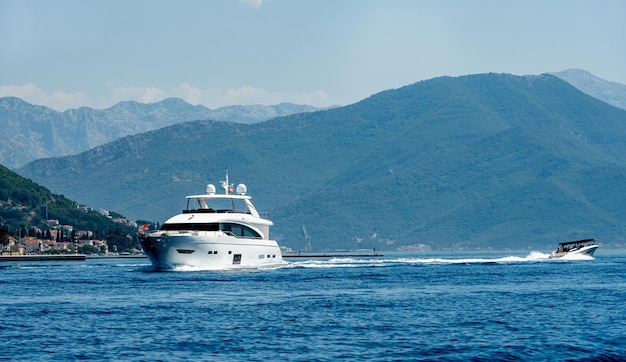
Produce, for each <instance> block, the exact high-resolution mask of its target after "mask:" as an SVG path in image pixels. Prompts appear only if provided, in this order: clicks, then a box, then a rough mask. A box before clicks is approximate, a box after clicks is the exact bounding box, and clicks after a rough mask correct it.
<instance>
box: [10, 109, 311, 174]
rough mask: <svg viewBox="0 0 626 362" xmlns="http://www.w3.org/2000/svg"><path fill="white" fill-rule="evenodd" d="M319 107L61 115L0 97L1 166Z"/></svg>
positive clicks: (87, 111) (103, 111)
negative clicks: (178, 126)
mask: <svg viewBox="0 0 626 362" xmlns="http://www.w3.org/2000/svg"><path fill="white" fill-rule="evenodd" d="M318 109H319V108H317V107H312V106H307V105H296V104H292V103H280V104H277V105H273V106H263V105H250V106H226V107H220V108H217V109H214V110H212V109H209V108H207V107H205V106H202V105H195V106H194V105H191V104H189V103H187V102H185V101H184V100H182V99H179V98H168V99H165V100H162V101H160V102H155V103H140V102H135V101H123V102H119V103H117V104H115V105H113V106H112V107H109V108H106V109H93V108H89V107H80V108H75V109H68V110H66V111H64V112H57V111H55V110H53V109H51V108H48V107H45V106H38V105H33V104H30V103H28V102H26V101H24V100H22V99H20V98H17V97H4V98H0V120H1V121H2V123H3V126H4V128H5V132H4V133H3V134H1V135H0V163H2V164H4V165H6V166H7V167H10V168H17V167H20V166H22V165H24V164H26V163H28V162H30V161H33V160H35V159H39V158H48V157H59V156H66V155H71V154H76V153H80V152H82V151H85V150H88V149H91V148H94V147H97V146H101V145H103V144H105V143H107V142H111V141H114V140H115V139H118V138H120V137H125V136H128V135H132V134H137V133H142V132H146V131H149V130H153V129H158V128H162V127H164V126H168V125H171V124H174V123H178V122H184V121H193V120H198V119H217V120H222V121H228V122H240V123H255V122H261V121H264V120H267V119H270V118H273V117H277V116H283V115H288V114H292V113H300V112H311V111H315V110H318Z"/></svg>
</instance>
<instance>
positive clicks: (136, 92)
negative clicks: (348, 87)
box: [0, 83, 331, 111]
mask: <svg viewBox="0 0 626 362" xmlns="http://www.w3.org/2000/svg"><path fill="white" fill-rule="evenodd" d="M106 86H107V87H106V89H107V92H108V93H107V94H104V95H102V96H98V97H89V96H87V95H85V94H84V93H81V92H76V93H70V92H65V91H62V90H57V91H53V92H47V91H45V90H43V89H41V88H39V87H37V86H36V85H34V84H30V83H29V84H25V85H8V86H0V97H18V98H21V99H23V100H25V101H27V102H29V103H32V104H37V105H44V106H47V107H50V108H52V109H55V110H58V111H64V110H67V109H70V108H79V107H90V108H96V109H101V108H108V107H111V106H113V105H115V104H117V103H119V102H121V101H137V102H141V103H154V102H158V101H161V100H163V99H166V98H181V99H183V100H185V101H186V102H188V103H191V104H194V105H197V104H201V105H204V106H206V107H209V108H219V107H223V106H229V105H249V104H265V105H273V104H278V103H282V102H290V103H296V104H308V105H312V106H319V107H325V106H329V105H331V103H330V99H329V97H328V95H327V94H326V93H324V92H323V91H320V90H317V91H312V92H302V93H289V92H272V91H268V90H266V89H263V88H256V87H253V86H245V87H240V88H228V89H222V88H217V87H212V88H200V87H197V86H194V85H192V84H189V83H181V84H180V85H178V86H177V87H175V88H174V89H171V90H165V89H162V88H158V87H151V86H115V85H114V84H112V83H107V84H106Z"/></svg>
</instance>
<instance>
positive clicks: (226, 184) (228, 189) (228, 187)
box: [221, 169, 234, 195]
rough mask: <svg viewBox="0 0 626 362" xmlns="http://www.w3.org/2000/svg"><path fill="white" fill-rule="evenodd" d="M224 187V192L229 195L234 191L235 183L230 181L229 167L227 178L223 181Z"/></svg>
mask: <svg viewBox="0 0 626 362" xmlns="http://www.w3.org/2000/svg"><path fill="white" fill-rule="evenodd" d="M221 183H222V187H223V188H224V194H226V195H229V194H230V193H231V192H232V191H233V186H234V184H231V183H229V182H228V169H227V170H226V180H224V181H222V182H221Z"/></svg>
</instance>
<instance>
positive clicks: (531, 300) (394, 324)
mask: <svg viewBox="0 0 626 362" xmlns="http://www.w3.org/2000/svg"><path fill="white" fill-rule="evenodd" d="M287 260H288V261H287V263H286V264H285V265H284V266H281V267H277V268H272V269H261V270H232V271H211V270H181V271H170V272H154V271H153V270H152V269H151V268H150V265H149V262H148V260H147V259H88V260H86V261H82V262H76V261H74V262H69V261H68V262H45V263H44V262H23V263H0V283H1V287H0V288H1V289H0V293H1V294H0V316H1V319H0V360H14V361H37V360H58V361H61V360H63V361H65V360H104V361H107V360H112V361H120V360H132V361H156V360H161V361H190V360H193V361H268V360H271V361H276V360H283V361H336V360H340V359H342V360H367V361H407V360H444V361H445V360H572V361H582V360H607V361H608V360H619V359H625V358H626V322H624V320H625V313H624V312H626V252H625V251H617V252H611V251H607V250H602V249H600V250H598V252H597V253H596V256H595V258H590V257H578V258H570V259H560V260H554V259H548V256H547V255H546V254H542V253H537V252H534V253H527V252H526V253H482V254H480V253H471V254H459V253H458V252H456V253H453V252H450V253H439V254H390V255H386V256H384V257H377V258H327V259H309V260H301V259H298V260H289V259H287Z"/></svg>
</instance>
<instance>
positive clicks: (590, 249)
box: [550, 239, 600, 258]
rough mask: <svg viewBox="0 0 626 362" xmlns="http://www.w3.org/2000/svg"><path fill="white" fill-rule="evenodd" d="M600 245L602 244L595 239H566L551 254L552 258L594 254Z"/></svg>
mask: <svg viewBox="0 0 626 362" xmlns="http://www.w3.org/2000/svg"><path fill="white" fill-rule="evenodd" d="M599 247H600V245H598V244H596V241H595V240H594V239H583V240H574V241H566V242H564V243H559V246H558V248H557V249H556V250H555V251H554V252H552V254H550V258H560V257H563V256H565V255H571V254H583V255H589V256H593V253H595V251H596V249H598V248H599Z"/></svg>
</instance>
